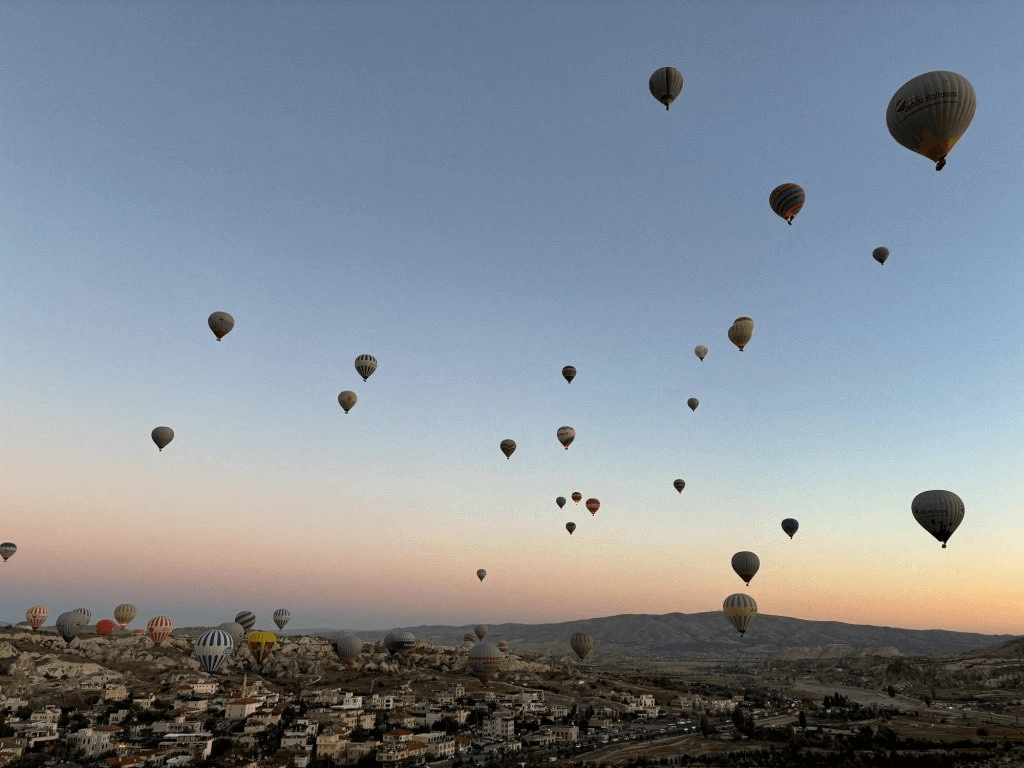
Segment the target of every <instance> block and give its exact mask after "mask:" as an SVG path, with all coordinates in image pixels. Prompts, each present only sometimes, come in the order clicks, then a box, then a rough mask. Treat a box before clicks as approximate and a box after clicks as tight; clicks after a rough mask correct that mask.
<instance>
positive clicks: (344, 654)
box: [334, 635, 363, 667]
mask: <svg viewBox="0 0 1024 768" xmlns="http://www.w3.org/2000/svg"><path fill="white" fill-rule="evenodd" d="M334 652H335V653H336V654H338V658H339V659H341V660H342V662H344V664H345V666H347V667H351V666H353V665H354V664H355V661H356V658H357V657H358V656H359V654H360V653H362V652H363V641H362V640H360V639H359V638H358V637H356V636H355V635H342V636H341V637H339V638H338V639H337V640H336V641H335V642H334Z"/></svg>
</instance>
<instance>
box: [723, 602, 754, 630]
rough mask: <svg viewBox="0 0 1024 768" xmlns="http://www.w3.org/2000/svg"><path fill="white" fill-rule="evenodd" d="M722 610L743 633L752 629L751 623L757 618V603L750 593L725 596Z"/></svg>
mask: <svg viewBox="0 0 1024 768" xmlns="http://www.w3.org/2000/svg"><path fill="white" fill-rule="evenodd" d="M722 611H723V612H724V613H725V618H727V619H728V620H729V622H730V623H731V624H732V625H733V626H734V627H736V631H737V632H739V633H740V635H742V634H743V633H744V632H746V631H747V630H748V629H750V625H751V624H753V623H754V619H756V618H757V603H755V602H754V598H752V597H751V596H750V595H744V594H742V593H737V594H735V595H729V596H728V597H727V598H725V602H724V603H722Z"/></svg>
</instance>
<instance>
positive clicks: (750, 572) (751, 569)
mask: <svg viewBox="0 0 1024 768" xmlns="http://www.w3.org/2000/svg"><path fill="white" fill-rule="evenodd" d="M760 567H761V561H760V560H759V559H758V557H757V555H755V554H754V553H753V552H737V553H736V554H735V555H733V556H732V569H733V570H734V571H736V575H737V576H739V577H740V578H741V579H743V581H745V582H746V583H747V586H748V587H749V586H750V580H751V579H752V578H754V574H756V573H757V569H758V568H760Z"/></svg>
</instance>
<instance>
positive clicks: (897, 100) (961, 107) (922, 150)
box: [885, 71, 977, 171]
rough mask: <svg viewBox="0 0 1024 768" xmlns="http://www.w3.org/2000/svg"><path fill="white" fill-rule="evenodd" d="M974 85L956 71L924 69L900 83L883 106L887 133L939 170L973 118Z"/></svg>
mask: <svg viewBox="0 0 1024 768" xmlns="http://www.w3.org/2000/svg"><path fill="white" fill-rule="evenodd" d="M976 104H977V100H976V98H975V95H974V86H972V85H971V84H970V83H969V82H968V81H967V78H966V77H964V76H963V75H958V74H957V73H956V72H945V71H939V72H925V73H924V74H923V75H918V76H917V77H915V78H912V79H910V80H908V81H907V82H905V83H904V84H903V85H902V86H900V88H899V90H897V91H896V93H894V94H893V95H892V98H891V99H890V100H889V106H888V107H887V108H886V110H885V125H886V127H887V128H888V129H889V133H890V134H892V137H893V138H894V139H896V141H898V142H899V143H900V144H902V145H903V146H904V147H906V148H907V149H909V150H910V151H911V152H917V154H919V155H924V156H925V157H927V158H928V159H929V160H932V161H934V163H935V170H936V171H941V170H942V167H943V166H944V165H945V164H946V155H947V154H948V153H949V151H950V150H951V149H952V148H953V146H954V145H955V144H956V143H957V141H959V140H960V137H961V136H963V135H964V132H965V131H966V130H967V127H968V126H969V125H970V124H971V120H972V119H973V118H974V108H975V106H976Z"/></svg>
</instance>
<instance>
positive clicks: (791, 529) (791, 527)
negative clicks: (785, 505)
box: [782, 517, 800, 539]
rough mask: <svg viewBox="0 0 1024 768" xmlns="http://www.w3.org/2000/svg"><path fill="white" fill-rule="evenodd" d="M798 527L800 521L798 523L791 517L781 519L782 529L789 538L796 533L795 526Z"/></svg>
mask: <svg viewBox="0 0 1024 768" xmlns="http://www.w3.org/2000/svg"><path fill="white" fill-rule="evenodd" d="M799 527H800V523H798V522H797V521H796V520H794V519H793V518H792V517H787V518H786V519H785V520H783V521H782V530H784V531H785V532H786V533H787V534H788V535H789V538H791V539H792V538H793V534H794V533H796V531H797V528H799Z"/></svg>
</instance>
